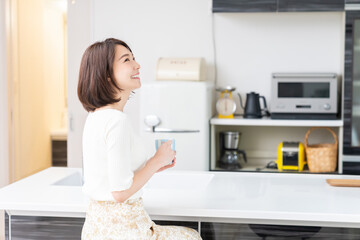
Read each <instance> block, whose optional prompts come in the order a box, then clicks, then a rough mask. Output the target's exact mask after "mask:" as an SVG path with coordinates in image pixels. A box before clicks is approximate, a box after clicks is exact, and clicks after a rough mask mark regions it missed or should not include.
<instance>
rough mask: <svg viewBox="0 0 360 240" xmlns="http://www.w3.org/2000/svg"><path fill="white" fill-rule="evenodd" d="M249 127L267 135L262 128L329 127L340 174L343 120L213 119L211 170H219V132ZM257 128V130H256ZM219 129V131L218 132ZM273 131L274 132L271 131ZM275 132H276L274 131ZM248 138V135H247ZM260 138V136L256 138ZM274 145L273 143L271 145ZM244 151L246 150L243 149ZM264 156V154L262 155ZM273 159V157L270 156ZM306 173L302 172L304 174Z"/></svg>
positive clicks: (251, 168)
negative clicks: (335, 145)
mask: <svg viewBox="0 0 360 240" xmlns="http://www.w3.org/2000/svg"><path fill="white" fill-rule="evenodd" d="M247 127H250V128H251V129H254V130H257V131H258V133H259V132H260V134H267V133H268V131H266V130H264V131H263V130H262V128H267V129H269V128H272V127H273V129H274V128H276V129H283V128H286V131H291V129H299V128H302V129H301V130H298V131H297V132H299V131H302V132H303V131H306V129H308V128H311V127H330V128H332V129H333V130H335V133H336V134H337V136H338V143H339V144H338V172H337V173H339V174H341V173H342V143H343V139H342V138H343V137H342V136H343V120H277V119H271V118H265V117H264V118H261V119H244V118H242V117H235V118H233V119H222V118H217V117H213V118H211V119H210V128H211V138H210V144H211V148H210V149H211V153H210V168H211V170H220V169H219V168H217V167H216V162H217V158H218V154H217V152H216V151H218V150H219V147H218V146H217V141H218V140H217V136H216V135H217V134H218V132H219V131H220V130H222V129H225V130H229V129H232V128H234V129H235V130H237V129H239V128H241V129H243V130H244V128H247ZM254 127H255V128H254ZM256 127H259V128H260V129H259V128H256ZM219 129H220V130H219ZM273 131H275V130H273ZM275 132H276V131H275ZM248 136H249V134H248ZM258 137H259V138H261V136H258ZM301 137H303V136H302V135H301V136H299V138H301ZM241 141H247V139H244V138H243V137H241ZM272 144H274V143H272ZM244 150H245V151H246V150H247V149H244ZM261 150H262V149H259V151H258V152H260V153H261ZM260 155H261V154H260ZM263 155H264V156H266V152H265V153H264V154H263ZM271 157H273V156H271ZM259 168H261V169H262V170H261V171H264V168H263V165H262V166H256V164H255V165H254V163H253V162H252V163H250V164H247V165H246V166H244V167H243V168H242V169H240V170H237V171H254V172H257V171H259V170H257V169H259ZM266 171H269V172H278V171H277V170H271V169H268V170H266ZM306 172H308V171H304V173H306Z"/></svg>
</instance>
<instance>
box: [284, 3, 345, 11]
mask: <svg viewBox="0 0 360 240" xmlns="http://www.w3.org/2000/svg"><path fill="white" fill-rule="evenodd" d="M344 5H345V3H344V0H301V1H298V0H278V12H336V11H344Z"/></svg>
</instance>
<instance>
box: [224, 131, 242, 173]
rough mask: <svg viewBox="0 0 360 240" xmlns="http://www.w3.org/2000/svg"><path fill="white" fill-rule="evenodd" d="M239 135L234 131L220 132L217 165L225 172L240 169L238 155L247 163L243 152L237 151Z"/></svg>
mask: <svg viewBox="0 0 360 240" xmlns="http://www.w3.org/2000/svg"><path fill="white" fill-rule="evenodd" d="M240 135H241V133H240V132H234V131H227V132H220V138H219V140H220V145H219V146H220V161H219V164H218V166H219V167H220V168H222V169H226V170H236V169H240V168H241V164H240V157H239V155H240V154H241V155H242V156H243V158H244V161H245V162H247V159H246V154H245V151H244V150H240V149H239V143H240Z"/></svg>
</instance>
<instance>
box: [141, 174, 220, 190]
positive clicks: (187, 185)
mask: <svg viewBox="0 0 360 240" xmlns="http://www.w3.org/2000/svg"><path fill="white" fill-rule="evenodd" d="M213 177H214V174H211V173H180V172H178V173H175V172H173V173H164V174H159V173H158V174H155V175H154V176H153V177H152V178H151V179H150V180H149V182H148V183H147V184H146V186H145V188H148V189H177V190H179V189H185V190H189V189H192V190H194V189H198V190H200V189H204V188H206V186H207V185H208V184H209V183H210V181H211V180H212V178H213Z"/></svg>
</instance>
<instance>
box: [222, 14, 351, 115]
mask: <svg viewBox="0 0 360 240" xmlns="http://www.w3.org/2000/svg"><path fill="white" fill-rule="evenodd" d="M344 34H345V22H344V13H342V12H328V13H320V12H315V13H251V14H250V13H249V14H248V13H222V14H215V35H216V54H217V73H218V82H219V84H230V85H234V86H235V87H236V88H237V90H238V91H239V92H240V93H241V95H242V97H243V99H245V96H246V95H245V94H246V93H247V92H250V91H255V92H259V93H260V94H261V95H264V96H265V97H266V99H267V100H268V102H269V101H270V83H271V73H273V72H335V73H338V74H341V75H342V74H343V59H344V47H345V44H344ZM269 105H270V104H269ZM237 112H239V111H237Z"/></svg>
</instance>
